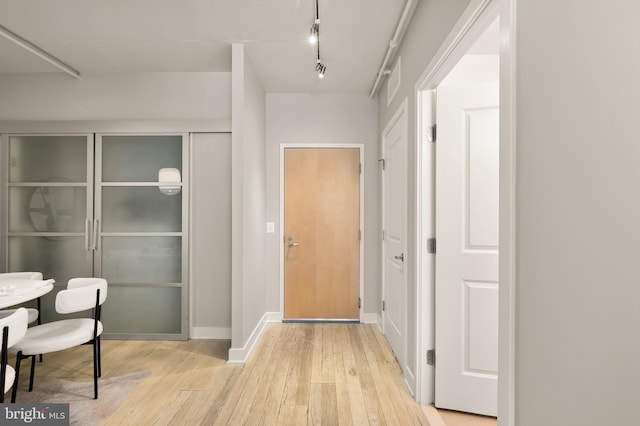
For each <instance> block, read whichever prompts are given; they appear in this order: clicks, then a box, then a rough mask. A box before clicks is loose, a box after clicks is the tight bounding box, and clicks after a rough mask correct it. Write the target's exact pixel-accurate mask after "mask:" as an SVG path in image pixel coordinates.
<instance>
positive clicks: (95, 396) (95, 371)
mask: <svg viewBox="0 0 640 426" xmlns="http://www.w3.org/2000/svg"><path fill="white" fill-rule="evenodd" d="M92 346H93V399H98V339H93V345H92Z"/></svg>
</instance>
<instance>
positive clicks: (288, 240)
mask: <svg viewBox="0 0 640 426" xmlns="http://www.w3.org/2000/svg"><path fill="white" fill-rule="evenodd" d="M291 240H292V238H291V237H289V238H287V246H288V247H298V246H299V245H300V243H294V242H293V241H291Z"/></svg>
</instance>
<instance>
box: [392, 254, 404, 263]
mask: <svg viewBox="0 0 640 426" xmlns="http://www.w3.org/2000/svg"><path fill="white" fill-rule="evenodd" d="M393 258H394V259H398V260H399V261H400V262H404V253H400V256H393Z"/></svg>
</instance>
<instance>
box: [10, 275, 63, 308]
mask: <svg viewBox="0 0 640 426" xmlns="http://www.w3.org/2000/svg"><path fill="white" fill-rule="evenodd" d="M54 282H55V280H44V281H40V282H38V283H37V282H30V283H25V280H6V281H0V309H2V308H7V307H9V306H14V305H19V304H21V303H24V302H28V301H29V300H34V299H37V298H38V297H41V296H44V295H45V294H47V293H49V292H50V291H51V290H53V283H54ZM25 284H26V286H28V287H25ZM3 288H4V289H5V290H4V291H3Z"/></svg>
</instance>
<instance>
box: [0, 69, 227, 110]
mask: <svg viewBox="0 0 640 426" xmlns="http://www.w3.org/2000/svg"><path fill="white" fill-rule="evenodd" d="M0 93H1V94H2V98H1V99H0V120H5V121H6V120H31V121H33V120H72V121H80V120H148V119H156V120H186V119H192V120H229V119H231V73H229V72H206V73H205V72H203V73H186V72H181V73H109V74H85V75H83V76H82V78H81V79H79V80H78V79H75V78H72V77H69V76H67V75H65V74H57V73H41V74H3V75H2V76H0Z"/></svg>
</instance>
